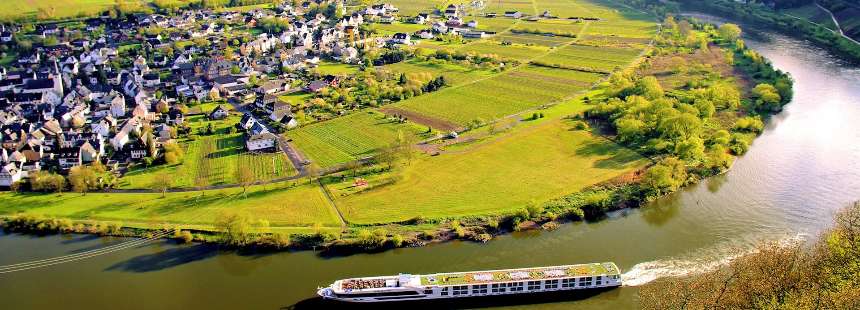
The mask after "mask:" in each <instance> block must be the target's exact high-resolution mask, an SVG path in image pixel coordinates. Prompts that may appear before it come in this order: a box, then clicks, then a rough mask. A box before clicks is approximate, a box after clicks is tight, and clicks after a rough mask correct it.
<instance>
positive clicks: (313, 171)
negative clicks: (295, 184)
mask: <svg viewBox="0 0 860 310" xmlns="http://www.w3.org/2000/svg"><path fill="white" fill-rule="evenodd" d="M319 173H320V168H319V166H317V165H315V164H310V165H307V166H306V167H305V174H307V177H308V184H311V183H312V182H313V181H314V179H315V178H316V177H317V176H318V175H319Z"/></svg>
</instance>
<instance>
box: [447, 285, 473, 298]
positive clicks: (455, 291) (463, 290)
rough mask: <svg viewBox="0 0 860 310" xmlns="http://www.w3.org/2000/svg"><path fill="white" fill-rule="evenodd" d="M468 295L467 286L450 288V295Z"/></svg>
mask: <svg viewBox="0 0 860 310" xmlns="http://www.w3.org/2000/svg"><path fill="white" fill-rule="evenodd" d="M468 294H469V286H468V285H459V286H453V287H451V295H454V296H459V295H468Z"/></svg>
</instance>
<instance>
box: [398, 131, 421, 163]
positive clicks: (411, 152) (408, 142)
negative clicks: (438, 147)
mask: <svg viewBox="0 0 860 310" xmlns="http://www.w3.org/2000/svg"><path fill="white" fill-rule="evenodd" d="M416 143H418V139H417V138H416V137H415V135H412V134H407V133H404V132H403V131H402V130H399V131H397V138H395V140H394V144H393V145H392V146H391V147H392V148H394V149H395V150H396V152H397V153H398V157H400V158H403V159H405V160H406V162H407V163H412V159H413V158H414V157H415V144H416Z"/></svg>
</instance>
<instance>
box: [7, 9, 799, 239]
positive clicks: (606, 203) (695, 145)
mask: <svg viewBox="0 0 860 310" xmlns="http://www.w3.org/2000/svg"><path fill="white" fill-rule="evenodd" d="M740 35H741V30H740V28H738V27H737V26H736V25H732V24H725V25H722V26H720V27H718V28H717V27H715V26H713V25H709V24H703V23H698V22H696V21H694V20H686V19H685V20H680V21H678V20H675V19H674V18H671V17H669V18H667V19H666V20H665V21H664V22H663V27H662V31H661V34H659V36H658V37H657V38H656V39H655V45H654V47H653V49H652V50H651V51H650V52H649V53H648V54H647V56H646V58H645V59H643V60H642V61H640V62H638V63H637V64H636V65H635V66H634V67H631V68H629V69H627V70H624V71H621V72H617V73H614V74H612V75H610V76H609V78H608V79H607V80H606V81H605V82H603V83H601V84H600V86H599V89H598V90H597V91H595V92H594V93H593V94H595V95H591V96H590V98H587V99H586V100H585V101H586V103H587V104H588V105H590V107H589V108H588V109H587V110H586V111H585V112H583V113H581V114H579V115H571V116H570V117H569V118H570V120H571V122H572V123H574V124H576V126H574V128H575V129H576V130H591V131H592V132H594V133H595V134H599V135H603V136H605V137H606V138H608V139H610V140H613V141H616V142H617V143H619V144H622V145H624V146H626V147H628V148H630V149H633V150H635V151H636V152H638V153H639V154H642V155H644V156H647V157H648V158H650V159H651V160H652V164H651V165H650V166H648V167H647V168H644V169H642V170H637V171H631V172H630V173H627V174H625V175H622V176H619V177H617V178H615V179H613V180H610V181H607V182H604V183H602V184H598V185H595V186H592V187H589V188H586V189H584V190H582V191H579V192H576V193H572V194H569V195H566V196H563V197H558V198H556V199H552V200H550V201H534V202H531V203H529V204H527V205H524V206H522V207H521V208H519V209H516V210H514V211H509V212H507V213H503V214H488V215H483V216H468V217H457V218H424V217H416V218H413V219H410V220H407V221H403V222H398V223H378V224H374V225H366V226H362V225H356V224H349V223H347V225H346V226H345V227H344V228H343V229H342V230H341V229H334V228H332V227H328V228H325V227H322V226H321V225H316V226H314V227H307V229H302V230H301V232H295V233H284V232H283V231H288V230H279V229H275V228H273V227H269V224H268V222H267V221H266V220H265V219H264V218H254V217H253V216H252V215H249V214H243V213H238V212H237V213H224V214H220V215H219V216H218V217H217V218H216V219H215V221H214V223H213V225H212V226H211V227H207V228H205V229H202V228H200V227H199V226H189V225H185V226H183V225H173V224H165V225H161V226H158V225H146V226H147V227H151V229H149V230H147V229H137V228H128V227H124V226H123V225H122V224H121V223H113V222H94V221H78V222H74V221H72V220H68V219H54V218H45V217H40V216H34V215H27V214H20V215H11V216H8V217H6V218H4V219H3V220H2V222H0V224H2V226H3V227H4V229H5V230H6V231H10V232H21V233H31V234H47V233H91V234H99V235H112V236H126V237H145V238H150V237H164V238H172V239H176V240H178V241H179V242H195V241H196V242H210V243H218V244H221V245H224V247H226V248H236V249H243V250H244V249H252V250H260V251H277V250H304V249H314V250H320V251H321V253H322V254H323V255H348V254H351V253H357V252H374V251H382V250H386V249H390V248H396V247H410V246H422V245H426V244H429V243H435V242H444V241H449V240H469V241H476V242H487V241H489V240H491V239H492V238H494V237H495V236H497V235H500V234H505V233H509V232H513V231H520V230H531V229H535V230H537V229H543V230H553V229H555V228H557V227H558V226H559V225H560V224H562V223H565V222H570V221H583V220H593V219H599V218H601V217H603V216H605V214H606V213H607V212H610V211H612V210H618V209H622V208H628V207H637V206H640V205H642V204H644V203H647V202H649V201H652V200H654V199H656V198H658V197H660V196H663V195H667V194H669V193H672V192H674V191H676V190H678V189H680V188H682V187H683V186H685V185H688V184H692V183H695V182H697V181H698V180H700V179H703V178H706V177H709V176H713V175H716V174H720V173H723V172H725V171H727V170H728V169H729V167H730V166H731V164H732V162H733V160H734V158H735V156H739V155H742V154H744V153H745V152H746V151H747V150H748V149H749V146H750V144H751V143H752V141H753V139H754V138H755V137H756V136H757V135H758V134H759V133H761V131H762V130H763V129H764V121H765V120H766V118H767V117H768V116H770V115H772V114H774V113H777V112H778V111H780V110H781V109H782V107H783V106H784V105H785V104H786V103H788V102H789V101H790V100H791V98H792V80H791V78H790V77H789V76H788V75H787V74H786V73H784V72H781V71H779V70H776V69H775V68H773V66H772V65H771V64H770V62H769V61H767V60H766V59H765V58H763V57H762V56H761V55H759V54H758V53H756V52H755V51H753V50H750V49H748V48H746V46H745V44H744V42H743V41H742V40H740V39H739V37H740ZM362 171H364V172H366V173H370V174H374V173H384V172H385V170H384V169H381V168H378V167H377V168H372V167H369V168H367V169H363V170H362ZM364 172H362V173H364ZM362 175H363V174H362ZM353 176H355V174H354V175H353ZM328 178H337V176H326V177H323V178H322V179H321V180H320V184H326V183H327V182H328V181H327V180H328ZM156 226H157V227H156ZM152 227H155V228H152Z"/></svg>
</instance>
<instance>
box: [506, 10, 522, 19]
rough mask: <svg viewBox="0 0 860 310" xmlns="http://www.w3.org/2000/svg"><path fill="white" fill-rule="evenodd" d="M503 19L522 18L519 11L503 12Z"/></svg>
mask: <svg viewBox="0 0 860 310" xmlns="http://www.w3.org/2000/svg"><path fill="white" fill-rule="evenodd" d="M505 17H511V18H520V17H523V13H521V12H520V11H507V12H505Z"/></svg>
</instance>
